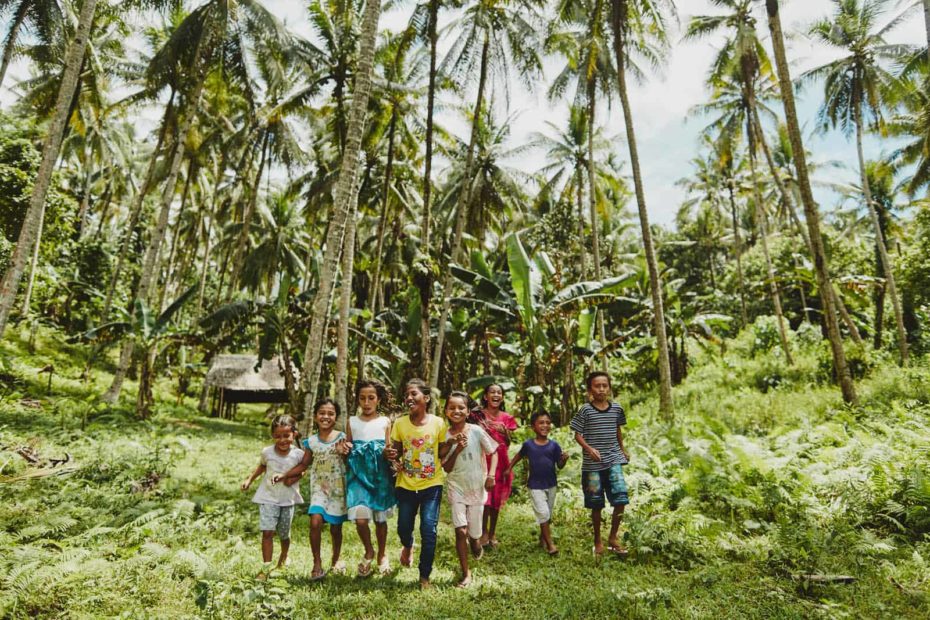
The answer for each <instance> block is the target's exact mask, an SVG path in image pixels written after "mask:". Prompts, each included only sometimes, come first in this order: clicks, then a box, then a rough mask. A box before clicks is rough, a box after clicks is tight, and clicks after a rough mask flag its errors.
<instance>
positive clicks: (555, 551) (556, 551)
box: [546, 545, 559, 555]
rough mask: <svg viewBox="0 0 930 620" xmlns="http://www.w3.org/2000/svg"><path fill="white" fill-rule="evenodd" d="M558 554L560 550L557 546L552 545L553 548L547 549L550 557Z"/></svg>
mask: <svg viewBox="0 0 930 620" xmlns="http://www.w3.org/2000/svg"><path fill="white" fill-rule="evenodd" d="M558 552H559V548H558V547H556V546H555V545H552V546H551V547H547V548H546V553H548V554H549V555H555V554H557V553H558Z"/></svg>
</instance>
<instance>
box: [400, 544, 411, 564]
mask: <svg viewBox="0 0 930 620" xmlns="http://www.w3.org/2000/svg"><path fill="white" fill-rule="evenodd" d="M400 565H401V566H406V567H407V568H410V567H411V566H412V565H413V547H404V548H402V549H401V550H400Z"/></svg>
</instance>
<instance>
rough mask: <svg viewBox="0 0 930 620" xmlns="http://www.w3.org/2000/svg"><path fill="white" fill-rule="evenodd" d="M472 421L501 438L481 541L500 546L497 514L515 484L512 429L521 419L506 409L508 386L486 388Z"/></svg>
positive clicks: (485, 506) (485, 511)
mask: <svg viewBox="0 0 930 620" xmlns="http://www.w3.org/2000/svg"><path fill="white" fill-rule="evenodd" d="M468 421H469V422H471V423H472V424H478V425H479V426H481V428H483V429H484V430H485V431H486V432H487V433H488V435H490V436H491V439H493V440H494V441H496V442H497V467H496V468H495V469H494V471H493V472H491V471H490V469H489V470H488V471H489V475H490V473H493V474H494V487H493V488H492V489H490V490H489V491H488V499H487V501H486V502H485V504H484V519H483V528H482V529H483V531H482V534H481V545H482V546H485V547H486V546H489V545H490V546H491V547H492V548H495V549H496V548H497V546H498V545H499V544H500V542H499V541H498V540H497V536H496V534H495V532H496V530H497V517H498V515H499V514H500V510H501V508H503V507H504V504H505V503H506V502H507V498H508V497H510V488H511V486H512V484H513V473H511V472H510V471H509V469H510V459H509V458H508V456H507V449H508V447H509V446H510V433H511V432H513V431H515V430H517V421H516V420H515V419H514V417H513V416H512V415H510V414H509V413H507V412H506V411H504V388H502V387H501V386H500V385H499V384H497V383H492V384H490V385H489V386H487V387H486V388H484V396H483V397H482V398H481V409H479V410H476V411H472V413H471V415H470V416H469V418H468ZM487 459H488V467H489V468H490V466H491V455H488V456H487Z"/></svg>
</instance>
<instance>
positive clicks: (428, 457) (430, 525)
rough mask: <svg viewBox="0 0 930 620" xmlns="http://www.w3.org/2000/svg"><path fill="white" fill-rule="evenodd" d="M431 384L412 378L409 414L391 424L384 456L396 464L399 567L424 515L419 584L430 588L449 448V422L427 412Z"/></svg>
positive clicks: (406, 560) (407, 398)
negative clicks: (416, 523) (415, 522)
mask: <svg viewBox="0 0 930 620" xmlns="http://www.w3.org/2000/svg"><path fill="white" fill-rule="evenodd" d="M431 398H432V397H431V396H430V388H429V386H428V385H427V384H426V383H425V382H424V381H423V380H422V379H411V380H410V381H408V382H407V386H406V387H405V388H404V405H405V406H406V407H407V411H408V412H409V413H408V414H407V415H405V416H404V417H402V418H400V419H399V420H397V421H396V422H395V423H394V426H393V427H392V428H391V446H390V448H388V449H387V450H385V456H386V457H387V458H388V459H390V460H392V461H395V462H396V466H397V487H396V489H395V494H396V496H397V535H398V537H399V538H400V543H401V545H403V549H402V550H401V552H400V564H401V566H410V565H411V563H412V559H413V558H412V556H413V523H414V519H415V518H416V515H417V512H419V513H420V544H421V545H422V546H423V548H422V549H421V550H420V562H419V569H420V587H421V588H428V587H429V577H430V573H431V572H432V570H433V557H434V556H435V554H436V526H437V525H438V523H439V504H440V501H441V500H442V484H443V482H444V480H445V472H443V469H442V459H443V457H445V455H446V453H447V452H448V451H449V448H450V444H449V442H447V441H446V429H447V426H446V421H445V420H444V419H442V418H441V417H439V416H435V415H432V414H431V413H428V409H429V402H430V399H431Z"/></svg>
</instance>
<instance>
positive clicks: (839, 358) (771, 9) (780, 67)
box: [765, 0, 858, 403]
mask: <svg viewBox="0 0 930 620" xmlns="http://www.w3.org/2000/svg"><path fill="white" fill-rule="evenodd" d="M765 9H766V13H767V15H768V23H769V31H770V33H771V37H772V47H773V48H774V52H775V66H776V70H777V73H778V86H779V89H780V91H781V100H782V105H783V106H784V108H785V120H786V122H787V125H788V137H789V138H790V140H791V149H792V151H793V152H794V163H795V168H796V171H797V175H798V185H799V187H800V190H801V203H802V204H803V206H804V219H805V220H806V221H807V231H808V236H809V238H810V240H811V249H812V250H813V260H814V269H815V270H816V273H817V283H818V286H819V288H820V297H821V303H822V304H823V310H824V312H823V316H824V323H825V325H826V328H827V338H829V340H830V348H831V349H832V352H833V369H834V372H835V373H836V378H837V381H838V382H839V384H840V389H841V390H842V392H843V400H844V401H846V402H847V403H856V402H857V401H858V398H857V396H856V387H855V385H854V384H853V381H852V375H850V373H849V366H848V365H847V363H846V352H845V351H844V350H843V341H842V339H841V338H840V328H839V324H838V323H837V320H836V303H835V299H836V298H835V297H834V294H833V285H832V281H831V280H830V268H829V265H828V263H827V256H826V252H825V251H824V247H823V238H822V237H821V236H820V215H819V213H818V212H817V204H816V203H815V202H814V193H813V191H811V183H810V176H809V174H808V170H807V156H806V154H805V153H804V143H803V142H802V140H801V127H800V125H799V123H798V113H797V108H796V107H795V102H794V90H793V85H792V83H791V74H790V71H789V67H788V59H787V56H786V54H785V38H784V34H783V33H782V28H781V15H780V14H779V6H778V0H765Z"/></svg>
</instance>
